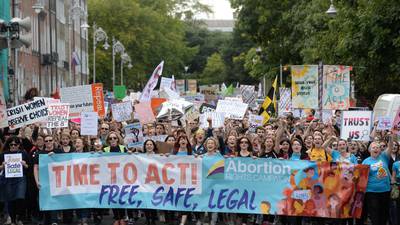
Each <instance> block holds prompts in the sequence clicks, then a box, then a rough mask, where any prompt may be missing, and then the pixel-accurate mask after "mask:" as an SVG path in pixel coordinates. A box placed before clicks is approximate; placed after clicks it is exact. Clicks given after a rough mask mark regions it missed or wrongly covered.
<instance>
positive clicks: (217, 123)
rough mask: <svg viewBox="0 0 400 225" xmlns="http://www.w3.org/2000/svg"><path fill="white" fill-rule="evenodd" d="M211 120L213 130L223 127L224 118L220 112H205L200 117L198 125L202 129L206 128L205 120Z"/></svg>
mask: <svg viewBox="0 0 400 225" xmlns="http://www.w3.org/2000/svg"><path fill="white" fill-rule="evenodd" d="M208 118H211V125H212V127H213V128H219V127H223V126H224V121H225V116H224V113H220V112H205V113H203V114H201V115H200V125H201V127H202V128H208V122H207V119H208Z"/></svg>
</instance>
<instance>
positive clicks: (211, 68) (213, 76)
mask: <svg viewBox="0 0 400 225" xmlns="http://www.w3.org/2000/svg"><path fill="white" fill-rule="evenodd" d="M225 78H226V67H225V63H224V61H223V60H222V57H221V55H220V54H219V53H214V54H212V55H211V56H210V57H208V59H207V65H206V67H205V68H204V70H203V73H202V74H201V76H200V82H201V83H205V84H220V83H222V82H224V80H225Z"/></svg>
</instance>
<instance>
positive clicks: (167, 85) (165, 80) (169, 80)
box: [160, 77, 174, 89]
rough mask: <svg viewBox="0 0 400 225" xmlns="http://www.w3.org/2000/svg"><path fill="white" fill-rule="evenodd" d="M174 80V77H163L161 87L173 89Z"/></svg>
mask: <svg viewBox="0 0 400 225" xmlns="http://www.w3.org/2000/svg"><path fill="white" fill-rule="evenodd" d="M173 82H174V79H172V78H168V77H161V81H160V89H161V88H169V89H172V88H171V87H172V83H173Z"/></svg>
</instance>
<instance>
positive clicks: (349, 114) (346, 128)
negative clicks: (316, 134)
mask: <svg viewBox="0 0 400 225" xmlns="http://www.w3.org/2000/svg"><path fill="white" fill-rule="evenodd" d="M371 120H372V111H343V112H342V123H341V130H340V138H342V139H345V140H347V139H348V138H350V139H352V140H356V141H369V139H370V137H369V135H370V133H371V126H372V123H371Z"/></svg>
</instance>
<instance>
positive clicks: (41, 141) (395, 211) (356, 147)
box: [0, 110, 400, 225]
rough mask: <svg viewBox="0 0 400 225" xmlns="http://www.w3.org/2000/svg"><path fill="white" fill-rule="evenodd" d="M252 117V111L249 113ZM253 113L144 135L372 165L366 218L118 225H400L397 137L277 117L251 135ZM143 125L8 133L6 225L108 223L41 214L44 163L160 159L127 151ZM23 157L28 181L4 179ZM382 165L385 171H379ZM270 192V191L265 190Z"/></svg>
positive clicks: (153, 216)
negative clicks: (130, 129) (78, 158)
mask: <svg viewBox="0 0 400 225" xmlns="http://www.w3.org/2000/svg"><path fill="white" fill-rule="evenodd" d="M249 111H251V110H249ZM248 115H249V112H247V113H246V115H245V117H244V119H243V120H229V119H226V120H225V124H224V126H223V127H220V128H212V127H213V126H212V121H211V119H208V120H207V122H208V128H200V124H199V121H198V119H193V120H190V121H185V122H184V123H185V124H182V122H181V121H179V123H171V121H167V120H166V121H157V122H155V123H151V124H145V125H143V135H144V136H145V137H151V136H156V135H167V136H166V138H165V143H167V144H169V146H170V153H167V154H164V155H165V157H168V155H185V156H186V155H193V157H203V156H204V157H205V156H207V155H217V154H218V155H221V156H224V157H252V158H255V159H256V158H275V159H286V160H311V161H330V162H331V161H332V162H345V163H352V164H365V165H372V166H371V169H370V172H369V179H368V184H367V190H366V195H365V198H364V202H363V211H362V218H361V219H326V218H302V217H288V216H274V215H248V214H227V213H199V212H196V213H191V212H174V211H161V210H138V209H112V214H113V217H114V225H125V224H135V222H136V221H137V220H138V218H139V217H142V216H143V217H145V218H146V221H147V224H149V225H150V224H155V223H156V221H157V222H158V221H161V222H163V223H165V224H187V223H195V224H203V223H208V224H217V223H221V224H228V225H231V224H232V225H233V224H242V225H244V224H273V223H279V224H295V225H297V224H347V225H350V224H357V225H361V224H365V223H367V221H370V223H371V224H373V225H385V224H387V223H389V224H392V225H397V224H400V218H398V215H400V213H399V212H400V206H399V207H397V206H398V203H399V200H398V198H397V199H396V198H391V195H390V194H391V188H392V187H394V188H397V186H394V185H393V184H396V183H397V182H399V181H400V170H399V169H400V162H399V161H398V159H399V142H397V141H396V140H397V136H396V135H395V134H394V132H391V131H382V132H378V131H377V130H376V129H373V131H372V133H371V134H370V140H371V141H370V142H361V141H354V140H351V139H349V140H343V139H340V135H339V134H340V121H341V118H340V117H341V113H340V111H337V112H336V113H335V114H334V115H333V116H332V118H331V119H330V120H329V121H328V122H325V123H323V122H322V121H321V120H319V119H317V118H316V117H315V115H313V113H312V112H311V113H310V114H309V115H308V116H307V117H305V118H297V117H294V116H293V114H292V113H287V115H286V116H283V117H278V118H271V119H270V120H269V122H268V123H266V124H265V125H264V126H261V127H257V128H256V129H255V130H253V131H252V130H251V129H250V124H249V118H248ZM133 122H138V120H136V119H135V118H132V120H131V121H126V122H122V123H120V122H116V121H114V120H112V116H110V115H109V116H108V117H107V118H106V119H101V120H99V126H98V128H99V130H98V135H97V136H82V135H80V124H79V123H73V122H70V123H69V126H68V127H67V128H62V129H47V128H43V127H41V125H40V124H31V125H28V126H25V127H22V128H20V129H16V130H10V129H8V128H4V129H1V133H0V138H1V140H0V141H1V147H0V149H1V154H0V174H1V176H0V202H1V207H2V208H3V211H2V212H3V215H4V220H5V223H6V224H18V225H21V224H23V223H24V222H26V223H28V222H29V223H36V224H45V225H48V224H58V223H63V224H72V223H75V221H79V223H80V224H82V225H86V224H88V223H89V221H90V222H92V221H93V222H94V223H95V224H101V223H102V219H103V216H104V215H107V214H108V213H111V212H109V210H104V209H76V210H62V211H40V209H39V203H38V195H39V189H40V187H41V184H40V180H39V172H38V168H39V167H38V164H39V155H40V154H48V155H52V154H69V153H82V152H93V153H94V154H98V153H102V154H107V153H109V152H120V153H125V154H136V153H138V154H149V155H151V154H158V153H159V152H158V148H157V144H156V142H154V141H153V140H151V139H147V140H146V141H145V142H144V144H143V147H142V148H138V149H132V148H127V147H126V143H124V138H123V137H124V129H123V128H124V126H126V125H127V124H130V123H133ZM14 153H22V165H23V167H24V176H23V177H21V178H5V176H4V165H5V163H4V154H14ZM377 162H380V163H382V165H381V168H380V169H382V168H383V171H380V170H377V169H376V168H375V167H374V166H373V165H375V164H376V163H377ZM265 187H266V188H267V187H268V184H265Z"/></svg>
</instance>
